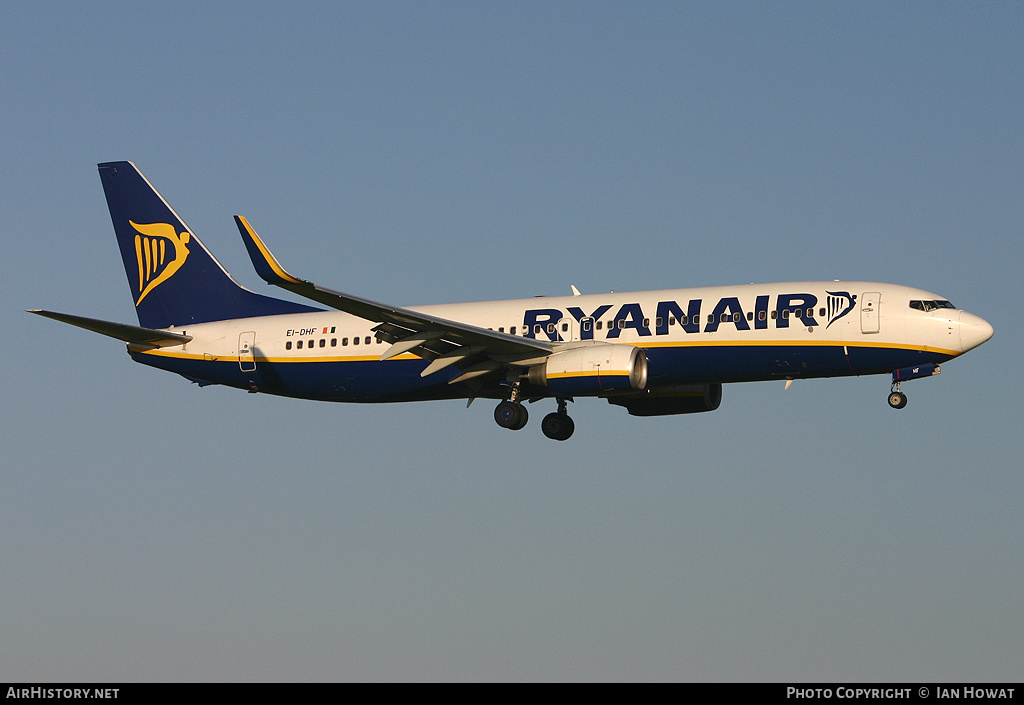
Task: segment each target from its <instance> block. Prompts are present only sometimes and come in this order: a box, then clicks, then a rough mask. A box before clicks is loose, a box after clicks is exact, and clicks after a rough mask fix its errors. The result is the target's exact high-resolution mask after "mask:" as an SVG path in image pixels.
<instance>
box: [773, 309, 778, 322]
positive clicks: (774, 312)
mask: <svg viewBox="0 0 1024 705" xmlns="http://www.w3.org/2000/svg"><path fill="white" fill-rule="evenodd" d="M778 317H779V312H778V311H772V320H773V321H774V320H775V319H776V318H778Z"/></svg>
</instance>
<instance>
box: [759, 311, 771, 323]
mask: <svg viewBox="0 0 1024 705" xmlns="http://www.w3.org/2000/svg"><path fill="white" fill-rule="evenodd" d="M766 318H768V313H767V312H766V311H758V312H757V320H759V321H763V320H765V319H766ZM772 318H775V316H772Z"/></svg>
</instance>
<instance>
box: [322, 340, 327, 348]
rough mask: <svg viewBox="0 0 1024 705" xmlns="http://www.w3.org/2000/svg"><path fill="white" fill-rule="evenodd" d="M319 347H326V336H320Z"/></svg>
mask: <svg viewBox="0 0 1024 705" xmlns="http://www.w3.org/2000/svg"><path fill="white" fill-rule="evenodd" d="M320 347H321V348H326V347H327V339H326V338H320Z"/></svg>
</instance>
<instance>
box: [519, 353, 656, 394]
mask: <svg viewBox="0 0 1024 705" xmlns="http://www.w3.org/2000/svg"><path fill="white" fill-rule="evenodd" d="M527 380H528V381H529V382H530V384H535V385H538V386H540V387H547V388H548V389H549V390H551V392H552V393H554V394H557V395H559V396H567V397H572V396H596V395H600V394H608V393H612V392H631V391H637V390H641V389H644V388H645V387H646V386H647V355H645V354H644V351H643V350H641V349H640V348H636V347H633V346H632V345H612V344H610V343H597V344H595V345H585V346H582V347H578V348H572V349H571V350H566V351H564V352H556V353H554V354H552V355H549V356H548V358H547V360H545V361H544V363H543V364H540V365H535V366H533V367H531V368H530V369H529V371H528V372H527Z"/></svg>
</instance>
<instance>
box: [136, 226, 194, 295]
mask: <svg viewBox="0 0 1024 705" xmlns="http://www.w3.org/2000/svg"><path fill="white" fill-rule="evenodd" d="M128 223H129V224H131V226H132V227H133V228H135V229H136V230H137V231H138V232H139V235H136V236H135V257H136V259H137V260H138V263H139V298H137V299H136V300H135V305H136V306H138V305H139V304H140V303H142V300H143V299H144V298H146V295H147V294H149V292H151V291H153V289H155V288H157V287H158V286H160V285H161V284H163V283H164V282H165V281H167V280H168V279H170V278H171V277H172V276H174V273H175V272H177V271H178V270H179V269H181V265H183V264H185V259H186V258H187V257H188V248H187V247H185V245H186V244H188V241H189V238H190V237H191V234H190V233H189V232H188V231H187V230H186V231H185V232H183V233H181V234H180V235H179V234H178V233H177V232H176V231H175V229H174V226H173V225H171V224H170V223H149V224H142V225H140V224H139V223H133V222H132V221H130V220H129V221H128Z"/></svg>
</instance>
